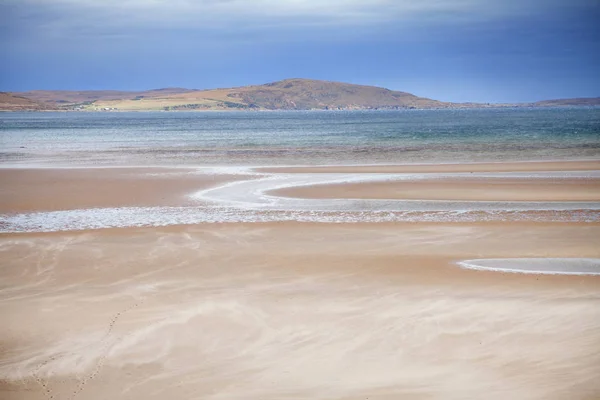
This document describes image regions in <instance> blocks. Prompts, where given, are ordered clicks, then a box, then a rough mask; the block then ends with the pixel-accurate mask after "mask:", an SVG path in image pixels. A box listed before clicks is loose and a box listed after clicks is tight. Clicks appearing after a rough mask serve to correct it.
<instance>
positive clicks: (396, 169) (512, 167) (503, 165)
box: [257, 160, 600, 174]
mask: <svg viewBox="0 0 600 400" xmlns="http://www.w3.org/2000/svg"><path fill="white" fill-rule="evenodd" d="M587 170H600V160H587V161H531V162H523V161H521V162H492V163H462V164H400V165H332V166H314V167H305V166H302V167H269V168H267V167H265V168H258V169H257V171H261V172H275V173H285V174H294V173H300V174H306V173H315V174H317V173H416V172H521V171H587Z"/></svg>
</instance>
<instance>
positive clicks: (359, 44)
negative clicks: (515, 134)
mask: <svg viewBox="0 0 600 400" xmlns="http://www.w3.org/2000/svg"><path fill="white" fill-rule="evenodd" d="M597 21H600V0H568V1H564V0H411V1H405V0H395V1H394V0H372V1H368V0H364V1H358V0H254V1H252V0H104V1H98V0H0V51H1V54H2V63H0V90H4V91H20V90H31V89H67V90H77V89H122V90H143V89H150V88H160V87H188V88H199V89H200V88H215V87H230V86H241V85H247V84H259V83H266V82H271V81H276V80H279V79H284V78H291V77H303V78H313V79H326V80H335V81H344V82H352V83H360V84H367V85H377V86H384V87H388V88H390V89H395V90H402V91H407V92H411V93H414V94H417V95H420V96H425V97H430V98H435V99H439V100H445V101H478V102H519V101H534V100H541V99H550V98H565V97H597V96H600V78H599V76H600V67H599V62H600V28H599V27H598V26H599V25H600V24H599V23H598V22H597Z"/></svg>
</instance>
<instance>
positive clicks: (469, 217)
mask: <svg viewBox="0 0 600 400" xmlns="http://www.w3.org/2000/svg"><path fill="white" fill-rule="evenodd" d="M290 221H293V222H314V223H384V222H475V221H554V222H598V221H600V211H593V210H592V211H591V210H577V211H569V212H563V213H560V212H559V213H557V212H535V213H530V212H519V211H502V212H498V211H460V210H459V211H457V210H452V211H436V212H420V211H396V212H391V211H283V210H263V211H261V210H242V209H236V208H225V207H212V208H198V207H124V208H94V209H80V210H64V211H49V212H34V213H22V214H0V233H17V232H56V231H74V230H87V229H105V228H125V227H159V226H169V225H195V224H202V223H265V222H290Z"/></svg>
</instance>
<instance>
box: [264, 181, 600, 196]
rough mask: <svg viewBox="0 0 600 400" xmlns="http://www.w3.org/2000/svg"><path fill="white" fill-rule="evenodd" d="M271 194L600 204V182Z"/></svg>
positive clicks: (363, 187) (339, 187)
mask: <svg viewBox="0 0 600 400" xmlns="http://www.w3.org/2000/svg"><path fill="white" fill-rule="evenodd" d="M270 194H272V195H276V196H284V197H294V198H309V199H413V200H479V201H486V200H487V201H600V180H598V179H573V180H569V179H552V180H550V179H542V180H540V179H537V180H536V179H505V178H487V179H485V178H477V179H474V178H468V177H467V178H463V179H443V180H441V179H440V180H436V179H424V180H420V181H388V182H376V183H373V182H365V183H363V182H361V183H344V184H333V185H315V186H304V187H294V188H288V189H280V190H275V191H272V192H270Z"/></svg>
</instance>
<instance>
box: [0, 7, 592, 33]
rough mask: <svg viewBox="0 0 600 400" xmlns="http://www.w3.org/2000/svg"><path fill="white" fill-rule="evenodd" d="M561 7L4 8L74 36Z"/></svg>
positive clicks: (370, 22)
mask: <svg viewBox="0 0 600 400" xmlns="http://www.w3.org/2000/svg"><path fill="white" fill-rule="evenodd" d="M589 1H590V0H587V1H586V0H572V1H570V2H569V3H568V4H570V5H571V6H573V5H576V4H578V3H580V4H581V3H586V2H589ZM564 4H565V2H564V1H559V0H503V1H493V0H102V1H101V0H5V1H4V2H3V4H2V7H3V9H4V10H3V11H4V12H3V14H4V15H5V16H8V18H5V20H4V21H3V22H4V24H5V25H6V24H8V25H11V26H13V27H18V26H20V27H21V28H23V29H25V28H27V29H34V30H35V29H38V30H43V31H45V32H48V33H53V34H69V33H72V31H77V32H81V31H82V30H83V31H92V30H93V29H95V28H97V30H98V32H99V33H102V31H115V30H119V29H121V30H132V29H195V30H208V29H217V30H219V29H221V30H224V29H238V30H244V29H264V28H265V27H274V26H275V27H290V26H296V27H298V26H320V27H336V26H358V27H364V26H376V25H378V24H398V25H400V24H406V25H415V24H427V23H452V22H465V21H485V20H488V19H492V18H505V17H513V16H520V15H528V14H532V13H535V12H539V11H540V10H544V9H548V8H552V7H555V6H557V5H564ZM17 24H20V25H17Z"/></svg>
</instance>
